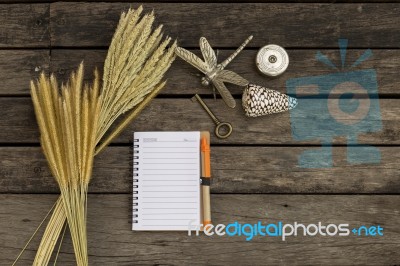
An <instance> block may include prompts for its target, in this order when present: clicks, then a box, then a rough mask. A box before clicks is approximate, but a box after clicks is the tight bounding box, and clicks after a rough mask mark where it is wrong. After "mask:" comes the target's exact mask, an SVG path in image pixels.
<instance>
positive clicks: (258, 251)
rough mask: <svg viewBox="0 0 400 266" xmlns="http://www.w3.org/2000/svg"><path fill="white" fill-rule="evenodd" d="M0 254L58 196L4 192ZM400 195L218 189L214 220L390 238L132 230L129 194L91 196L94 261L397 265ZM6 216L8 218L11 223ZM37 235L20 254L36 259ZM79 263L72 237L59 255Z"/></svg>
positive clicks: (22, 237) (20, 239)
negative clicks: (375, 231) (377, 231)
mask: <svg viewBox="0 0 400 266" xmlns="http://www.w3.org/2000/svg"><path fill="white" fill-rule="evenodd" d="M0 200H1V202H2V204H1V205H0V221H4V222H2V226H1V227H0V234H1V235H2V238H1V239H2V240H1V241H2V242H0V247H1V248H0V257H1V258H4V259H3V264H8V265H9V264H10V263H11V262H12V260H13V259H14V258H15V257H16V255H17V253H18V252H19V249H20V247H21V246H23V245H24V244H25V242H26V240H27V239H28V237H29V236H30V235H31V233H32V231H33V230H34V229H35V228H36V227H37V225H38V224H39V222H40V221H41V220H42V219H43V217H44V215H45V214H46V212H47V211H48V210H49V209H50V207H51V205H52V204H53V203H54V201H55V200H56V196H55V195H0ZM399 200H400V197H399V196H398V195H396V196H378V195H374V196H367V195H364V196H345V195H336V196H326V195H318V196H313V195H256V194H253V195H212V197H211V202H212V211H213V219H214V221H215V223H224V224H228V223H234V222H236V221H237V222H239V223H252V224H254V223H257V222H258V221H261V222H262V223H263V224H265V223H278V222H279V221H282V222H283V223H291V224H293V223H294V222H298V223H304V224H310V223H316V224H318V222H319V221H320V222H321V223H322V224H323V225H324V224H325V225H327V224H330V223H335V224H340V223H346V224H349V226H350V228H351V229H352V228H354V227H358V226H362V225H365V226H371V225H380V226H381V227H383V228H384V230H383V233H384V236H376V237H371V236H363V237H358V236H354V235H352V234H351V235H349V236H346V237H340V236H336V237H311V236H308V237H304V236H302V235H301V236H297V237H290V238H287V240H286V241H285V242H283V241H282V240H281V239H279V238H278V237H267V236H265V237H262V236H256V237H254V238H253V240H252V241H247V242H246V240H245V237H244V236H243V235H242V236H235V237H229V236H223V237H217V236H212V237H208V236H204V235H201V236H199V237H196V236H188V235H187V232H157V233H156V232H138V231H136V232H133V231H131V224H130V223H129V219H130V218H129V216H130V215H129V214H130V208H131V206H130V205H131V201H130V199H129V195H90V196H89V203H88V210H89V214H88V244H89V262H90V263H91V264H92V265H115V264H117V265H132V264H152V265H154V264H182V265H187V264H191V265H193V264H199V265H200V264H201V265H204V264H211V265H226V264H227V263H229V264H235V265H276V264H290V265H310V264H313V265H315V264H318V265H320V264H324V265H327V264H328V265H332V264H334V265H349V264H354V265H373V264H374V265H378V264H379V265H381V264H389V265H394V264H396V263H397V262H398V258H399V257H398V254H399V253H398V252H399V250H398V247H399V245H400V240H399V239H400V235H399V234H400V232H399V230H398V220H399V218H400V217H399V215H400V214H399V207H398V205H399V204H398V203H399ZM5 221H7V222H5ZM36 246H37V240H35V241H34V243H32V245H31V246H30V247H29V249H28V251H27V252H26V254H24V256H23V257H22V259H21V264H22V265H28V264H30V263H31V262H32V259H33V256H34V251H35V247H36ZM58 262H59V264H60V265H71V264H74V263H75V260H74V257H73V253H72V244H71V241H70V239H69V237H67V238H66V239H65V240H64V244H63V246H62V247H61V252H60V256H59V259H58Z"/></svg>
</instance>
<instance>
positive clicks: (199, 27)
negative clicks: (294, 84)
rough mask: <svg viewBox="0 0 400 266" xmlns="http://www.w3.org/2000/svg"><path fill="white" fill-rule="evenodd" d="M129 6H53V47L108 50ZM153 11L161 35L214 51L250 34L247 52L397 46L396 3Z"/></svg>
mask: <svg viewBox="0 0 400 266" xmlns="http://www.w3.org/2000/svg"><path fill="white" fill-rule="evenodd" d="M129 6H132V7H137V6H139V4H137V3H131V4H125V3H98V4H96V6H95V7H94V6H93V4H91V3H62V2H61V3H54V4H52V5H51V7H50V8H51V12H50V14H51V18H50V19H51V24H52V31H51V42H52V45H54V46H67V47H72V46H73V47H77V46H78V47H79V46H80V47H82V46H108V45H109V43H110V40H111V36H112V34H113V31H114V28H115V26H116V24H117V22H118V19H119V16H120V13H121V11H123V10H126V9H127V8H128V7H129ZM152 9H154V10H156V15H157V21H158V23H160V24H164V25H165V27H166V33H168V34H169V35H170V36H172V37H175V38H179V43H180V45H181V46H184V47H198V40H199V38H200V37H201V36H205V37H208V38H213V37H214V36H215V37H218V38H217V40H215V41H214V42H213V43H214V45H215V46H216V47H232V46H234V47H237V46H239V45H240V44H241V43H242V42H243V41H244V40H245V39H246V38H247V37H248V36H249V35H254V40H253V41H252V42H250V43H249V47H261V46H263V45H265V44H268V43H278V44H279V45H281V46H283V47H334V48H336V47H337V39H338V37H343V38H349V39H351V42H350V47H363V48H374V47H387V48H389V47H397V48H398V47H399V45H400V35H399V34H398V26H397V25H398V24H399V23H400V17H399V16H398V14H399V12H400V7H399V6H398V5H397V4H385V5H380V4H375V3H374V4H343V5H332V4H308V5H304V4H282V3H277V4H268V5H267V4H245V3H236V4H234V5H232V4H230V3H226V4H221V3H216V4H215V3H208V4H206V5H203V4H200V3H171V4H166V3H146V5H145V10H147V11H149V10H152ZM333 18H334V19H333ZM350 18H351V19H350ZM372 21H373V24H371V22H372Z"/></svg>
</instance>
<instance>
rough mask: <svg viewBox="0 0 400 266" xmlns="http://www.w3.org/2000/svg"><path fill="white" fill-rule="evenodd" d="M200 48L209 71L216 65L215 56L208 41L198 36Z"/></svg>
mask: <svg viewBox="0 0 400 266" xmlns="http://www.w3.org/2000/svg"><path fill="white" fill-rule="evenodd" d="M200 50H201V53H202V54H203V57H204V61H205V63H206V65H208V68H209V69H208V70H209V71H211V70H213V69H214V68H216V67H217V56H216V55H215V52H214V50H213V49H212V47H211V45H210V44H209V43H208V41H207V39H206V38H204V37H201V38H200Z"/></svg>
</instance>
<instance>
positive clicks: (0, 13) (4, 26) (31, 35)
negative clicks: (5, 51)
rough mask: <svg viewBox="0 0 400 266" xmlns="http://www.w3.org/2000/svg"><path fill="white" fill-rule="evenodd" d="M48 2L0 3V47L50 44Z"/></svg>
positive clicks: (46, 45)
mask: <svg viewBox="0 0 400 266" xmlns="http://www.w3.org/2000/svg"><path fill="white" fill-rule="evenodd" d="M49 12H50V5H49V4H12V5H0V25H1V28H0V48H3V47H13V48H17V47H24V48H27V47H48V46H50V25H49Z"/></svg>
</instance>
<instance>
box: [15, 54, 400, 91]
mask: <svg viewBox="0 0 400 266" xmlns="http://www.w3.org/2000/svg"><path fill="white" fill-rule="evenodd" d="M364 51H365V50H353V49H352V50H348V51H347V57H346V66H347V68H345V71H344V72H348V71H353V70H359V69H375V70H376V72H377V74H376V75H377V82H378V86H379V93H380V94H381V95H393V94H395V95H397V94H399V93H400V91H399V90H398V88H399V87H400V81H399V79H398V70H399V69H400V50H380V49H375V50H373V56H372V57H371V58H369V59H368V60H367V61H365V62H363V63H362V64H361V65H360V66H359V67H357V68H354V69H353V68H351V69H350V65H351V64H353V63H354V62H355V61H356V60H357V59H358V58H359V57H360V56H361V55H362V54H363V53H364ZM194 52H195V53H197V54H199V55H200V53H199V51H198V50H194ZM232 52H233V50H220V52H219V58H220V60H223V59H224V58H226V57H228V56H229V55H230V54H231V53H232ZM317 52H318V50H314V49H312V50H296V49H290V50H288V53H289V57H290V66H289V68H288V69H287V71H286V72H285V73H284V74H283V75H282V76H279V77H277V78H268V77H266V76H264V75H262V74H261V73H260V72H259V71H258V69H257V68H256V65H255V57H256V54H257V51H256V50H244V51H243V52H242V53H241V54H240V55H239V56H238V57H237V59H235V60H234V61H233V62H232V63H231V64H230V65H229V67H228V68H229V69H230V70H233V71H235V72H236V73H238V74H240V75H242V76H243V77H244V78H246V79H247V80H249V81H250V82H252V83H254V84H259V85H262V86H266V87H269V88H272V89H275V90H278V91H280V92H285V91H286V81H287V80H289V79H291V78H297V77H306V76H319V75H327V74H332V73H337V71H336V70H332V69H331V68H330V67H328V66H326V65H324V64H322V63H321V62H319V61H318V60H316V58H315V55H316V53H317ZM321 52H322V53H323V54H325V55H326V56H327V57H328V58H330V59H331V61H332V62H333V63H334V64H335V65H337V66H338V68H339V69H340V66H341V61H340V53H339V50H338V49H336V50H323V51H321ZM106 53H107V52H106V51H105V50H68V49H67V50H64V49H56V50H53V51H52V56H51V71H52V72H54V73H56V75H57V77H59V79H60V80H67V79H68V77H69V75H70V73H71V71H72V70H74V69H75V68H77V67H78V65H79V63H80V62H81V61H82V60H83V61H84V62H85V66H86V79H87V81H91V79H93V74H92V73H93V70H94V69H95V68H97V69H99V70H102V69H103V64H104V59H105V56H106ZM199 73H200V72H198V71H197V70H196V69H195V68H193V67H192V66H190V65H189V64H187V63H185V62H183V61H182V60H180V59H177V60H176V61H175V62H174V64H173V65H172V67H171V69H170V70H169V71H168V73H167V78H168V84H167V86H166V88H164V89H163V91H162V92H161V94H166V95H175V94H185V95H187V94H194V93H201V94H212V89H211V88H209V87H203V86H201V84H200V77H197V76H196V75H197V74H199ZM323 85H324V84H320V86H323ZM228 88H229V90H230V91H231V92H232V93H233V94H235V95H240V94H241V93H242V90H243V88H241V87H239V86H233V85H228ZM9 90H10V91H12V90H13V88H12V87H11V88H9Z"/></svg>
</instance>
